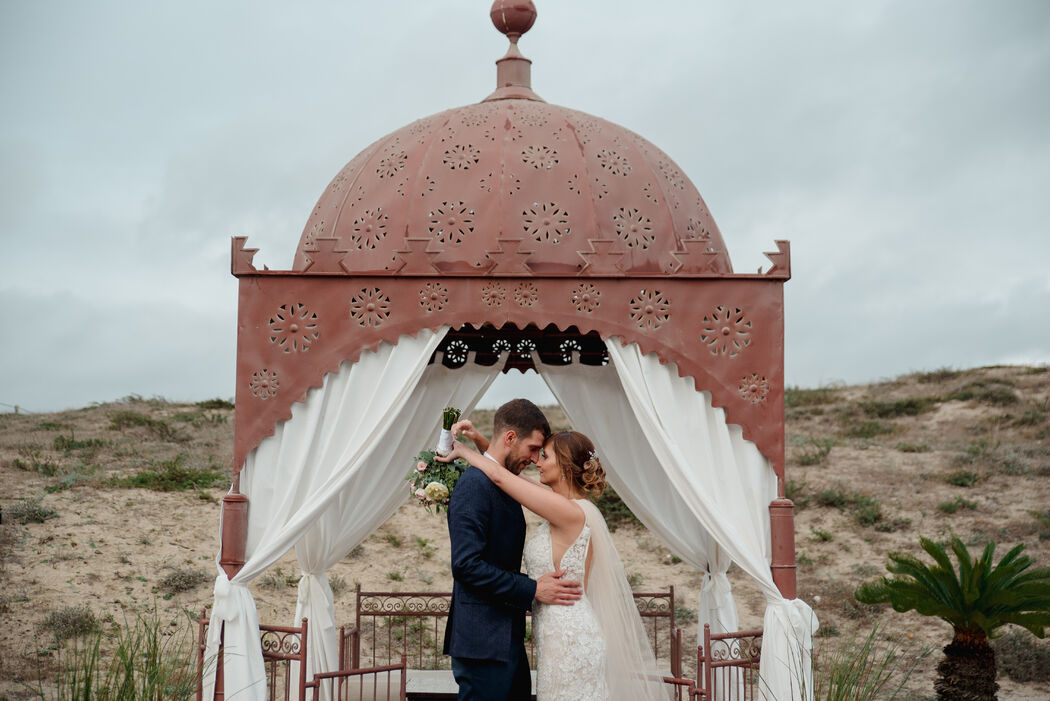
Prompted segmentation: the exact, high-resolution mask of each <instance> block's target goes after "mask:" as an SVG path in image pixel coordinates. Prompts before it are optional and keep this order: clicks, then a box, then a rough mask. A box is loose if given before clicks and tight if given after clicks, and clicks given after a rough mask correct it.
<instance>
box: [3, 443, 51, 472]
mask: <svg viewBox="0 0 1050 701" xmlns="http://www.w3.org/2000/svg"><path fill="white" fill-rule="evenodd" d="M11 465H12V466H13V467H17V468H18V469H19V470H25V471H26V472H36V473H39V474H41V475H43V476H44V477H54V476H55V475H56V474H57V473H58V464H57V463H56V462H55V461H54V460H52V459H51V457H50V456H45V455H44V454H43V453H42V451H41V450H40V448H38V447H36V446H35V445H24V446H22V447H20V448H19V449H18V457H17V458H15V459H14V460H12V461H11Z"/></svg>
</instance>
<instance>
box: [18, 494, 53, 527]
mask: <svg viewBox="0 0 1050 701" xmlns="http://www.w3.org/2000/svg"><path fill="white" fill-rule="evenodd" d="M8 513H9V514H10V515H11V518H13V519H15V520H16V521H18V522H19V523H21V524H22V525H23V526H24V525H25V524H27V523H43V522H44V521H46V520H48V519H50V518H55V517H56V516H58V512H57V511H55V510H54V509H49V508H47V507H46V506H44V505H43V504H42V503H41V499H40V498H39V497H37V498H36V499H19V500H18V501H17V502H16V503H14V504H12V505H11V506H9V507H8Z"/></svg>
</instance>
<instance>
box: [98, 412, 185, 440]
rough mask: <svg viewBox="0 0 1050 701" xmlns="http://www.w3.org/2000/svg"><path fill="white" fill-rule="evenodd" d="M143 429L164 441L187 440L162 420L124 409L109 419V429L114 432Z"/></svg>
mask: <svg viewBox="0 0 1050 701" xmlns="http://www.w3.org/2000/svg"><path fill="white" fill-rule="evenodd" d="M137 427H142V428H145V429H146V430H148V431H149V432H150V433H152V434H153V435H155V436H156V437H157V438H159V439H161V440H162V441H169V442H178V441H182V440H185V438H184V437H183V436H182V434H180V433H179V432H178V430H177V429H175V428H173V427H172V425H171V424H169V423H168V422H167V421H164V420H162V419H154V418H153V417H152V416H147V415H145V414H143V413H141V412H138V411H133V410H131V409H124V410H121V411H118V412H115V413H114V414H112V415H111V416H110V417H109V428H110V430H113V431H123V430H124V429H125V428H137Z"/></svg>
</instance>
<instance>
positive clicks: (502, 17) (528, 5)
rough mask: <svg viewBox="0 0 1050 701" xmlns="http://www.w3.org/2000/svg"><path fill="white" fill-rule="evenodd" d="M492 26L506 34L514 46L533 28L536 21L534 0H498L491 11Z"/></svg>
mask: <svg viewBox="0 0 1050 701" xmlns="http://www.w3.org/2000/svg"><path fill="white" fill-rule="evenodd" d="M489 17H491V18H492V24H494V25H496V29H498V30H499V31H500V32H501V33H502V34H506V35H507V38H508V39H510V41H511V43H512V44H516V43H517V42H518V38H519V37H520V36H521V35H522V34H524V33H525V32H527V31H529V29H531V28H532V25H533V23H534V22H535V21H536V6H535V5H533V4H532V0H496V1H495V2H494V3H492V9H491V10H489Z"/></svg>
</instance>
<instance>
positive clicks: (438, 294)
mask: <svg viewBox="0 0 1050 701" xmlns="http://www.w3.org/2000/svg"><path fill="white" fill-rule="evenodd" d="M447 303H448V288H447V287H445V286H444V285H442V284H441V283H440V282H428V283H427V284H425V285H423V287H421V288H419V306H421V307H423V309H425V310H426V311H428V312H439V311H441V310H442V309H444V308H445V304H447Z"/></svg>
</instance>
